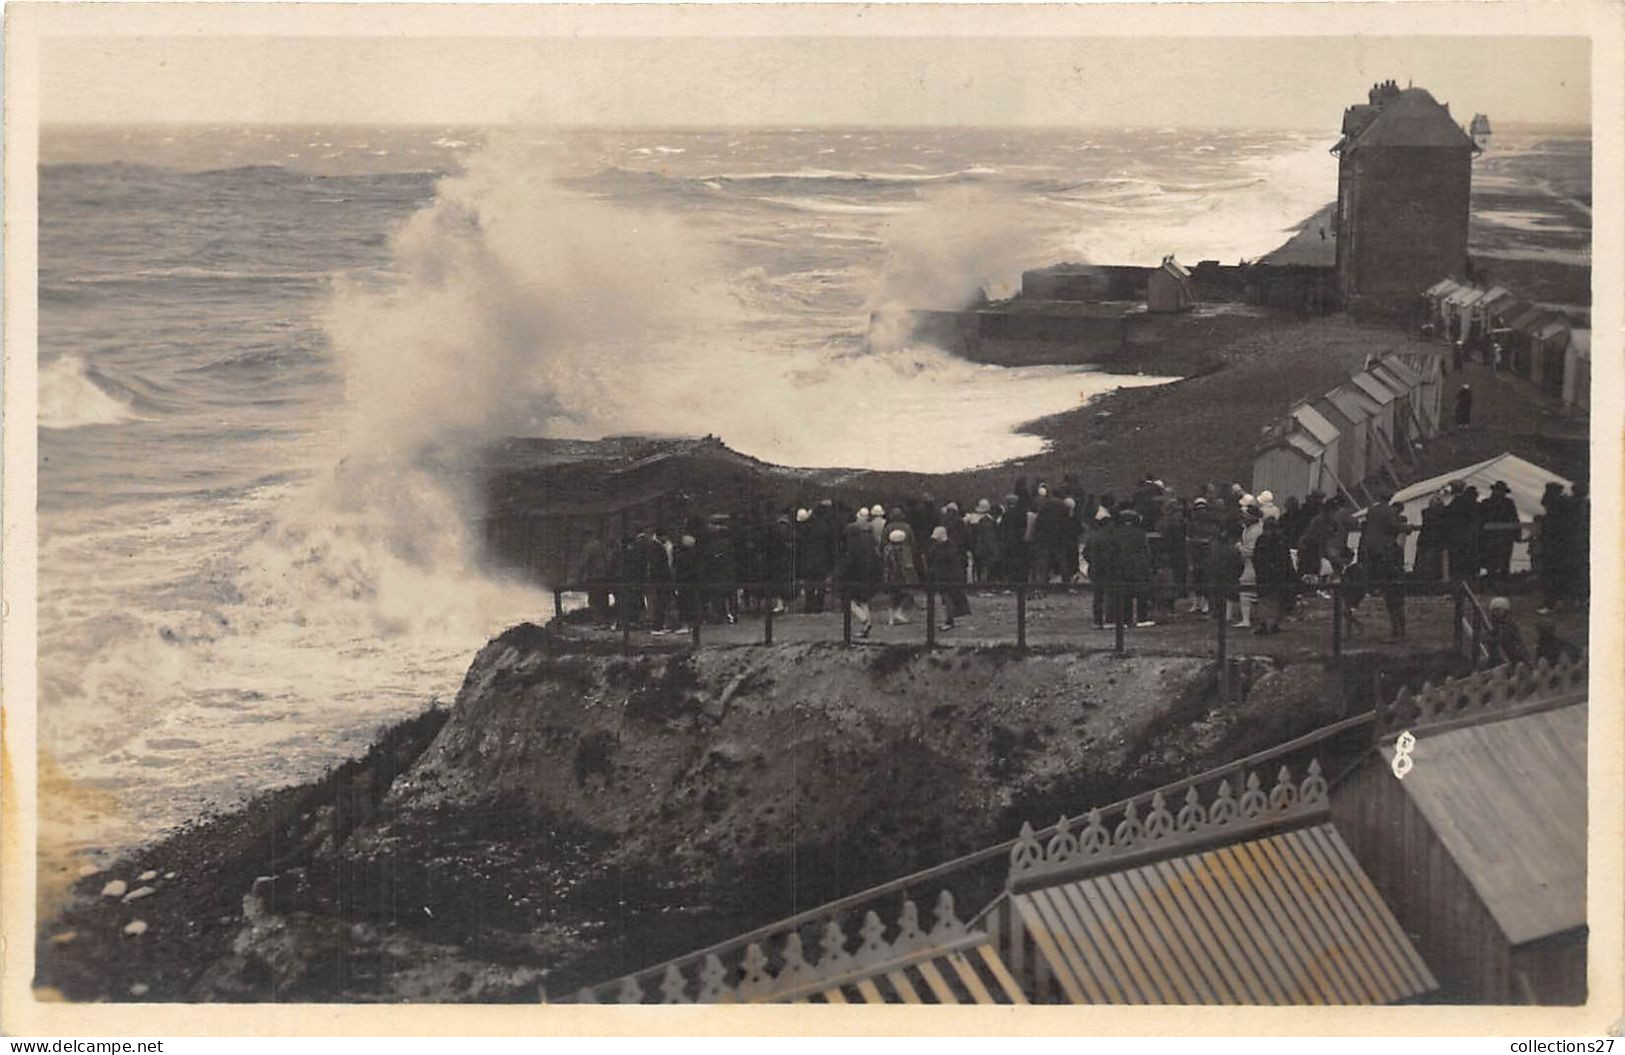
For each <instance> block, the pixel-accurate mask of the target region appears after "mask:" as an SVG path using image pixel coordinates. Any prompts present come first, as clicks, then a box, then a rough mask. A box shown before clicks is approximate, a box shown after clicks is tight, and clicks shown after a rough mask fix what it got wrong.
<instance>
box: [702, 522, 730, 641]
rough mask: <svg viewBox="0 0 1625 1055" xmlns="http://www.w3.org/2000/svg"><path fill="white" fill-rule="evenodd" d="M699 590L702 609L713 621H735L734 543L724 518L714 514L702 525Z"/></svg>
mask: <svg viewBox="0 0 1625 1055" xmlns="http://www.w3.org/2000/svg"><path fill="white" fill-rule="evenodd" d="M700 568H701V576H702V577H703V579H704V582H705V585H704V588H703V591H702V597H703V599H704V603H705V607H706V608H707V609H708V610H709V612H710V615H711V617H712V618H713V619H715V620H716V621H717V622H719V623H721V622H728V623H736V622H738V621H739V608H738V597H737V595H736V594H735V592H734V584H735V583H736V582H737V581H738V578H739V571H738V565H737V564H735V563H734V540H733V539H732V538H731V537H730V535H729V531H728V517H727V515H726V514H723V513H717V514H715V515H713V516H712V517H711V520H710V522H709V523H707V524H706V526H705V541H704V543H702V544H701V547H700Z"/></svg>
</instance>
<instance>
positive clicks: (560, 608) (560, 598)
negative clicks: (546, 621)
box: [553, 590, 564, 619]
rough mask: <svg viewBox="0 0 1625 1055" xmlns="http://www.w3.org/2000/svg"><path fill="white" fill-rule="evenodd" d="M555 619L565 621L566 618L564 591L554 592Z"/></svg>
mask: <svg viewBox="0 0 1625 1055" xmlns="http://www.w3.org/2000/svg"><path fill="white" fill-rule="evenodd" d="M553 618H555V619H563V618H564V591H563V590H554V591H553Z"/></svg>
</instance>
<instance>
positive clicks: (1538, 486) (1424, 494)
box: [1357, 453, 1570, 572]
mask: <svg viewBox="0 0 1625 1055" xmlns="http://www.w3.org/2000/svg"><path fill="white" fill-rule="evenodd" d="M1458 480H1459V481H1460V482H1461V485H1462V486H1463V487H1468V486H1472V487H1476V488H1478V497H1479V498H1480V499H1483V498H1488V497H1489V493H1490V485H1491V484H1493V483H1495V481H1497V480H1499V481H1501V482H1502V483H1504V484H1506V485H1507V493H1508V497H1510V498H1511V499H1512V502H1513V504H1514V505H1516V506H1517V507H1518V519H1519V520H1521V521H1523V522H1524V523H1525V524H1528V523H1530V522H1531V521H1533V520H1534V519H1535V518H1536V517H1538V516H1540V515H1541V514H1542V513H1543V512H1545V510H1544V509H1542V508H1541V504H1540V499H1541V496H1542V495H1543V494H1545V493H1546V485H1547V484H1549V483H1556V484H1562V485H1563V487H1564V489H1565V490H1566V489H1567V488H1568V487H1569V483H1570V482H1569V481H1568V480H1566V479H1564V478H1563V477H1561V476H1559V475H1557V474H1556V473H1554V472H1549V471H1548V470H1546V469H1542V468H1541V467H1540V466H1538V465H1536V464H1535V463H1534V462H1530V461H1525V460H1524V459H1522V458H1520V457H1518V456H1517V455H1516V454H1510V453H1509V454H1498V455H1496V456H1495V457H1493V458H1490V459H1489V460H1487V461H1482V462H1479V463H1478V464H1477V465H1469V466H1466V467H1464V468H1461V469H1454V470H1452V471H1450V472H1447V473H1441V474H1440V475H1438V476H1434V477H1430V478H1429V479H1426V480H1420V481H1418V482H1416V483H1414V484H1411V485H1410V486H1409V487H1406V488H1403V489H1401V490H1399V491H1396V492H1395V493H1394V497H1393V498H1391V499H1389V501H1390V502H1397V503H1399V504H1400V505H1401V506H1403V507H1404V510H1405V521H1406V523H1408V524H1410V525H1412V526H1413V527H1418V528H1419V527H1421V526H1422V510H1423V509H1424V508H1426V506H1427V504H1428V499H1430V498H1432V497H1433V496H1434V495H1435V494H1437V493H1438V492H1439V491H1442V490H1444V489H1445V488H1447V487H1449V486H1450V485H1451V484H1453V483H1455V482H1457V481H1458ZM1357 515H1358V516H1360V517H1364V516H1365V511H1364V510H1361V511H1360V512H1359V513H1358V514H1357ZM1415 561H1416V532H1414V531H1412V532H1409V533H1408V534H1407V535H1406V536H1405V566H1406V567H1407V568H1409V567H1412V566H1413V565H1414V563H1415ZM1512 570H1513V571H1515V572H1516V571H1528V570H1529V544H1528V543H1527V542H1523V541H1519V542H1518V543H1517V544H1516V545H1515V546H1513V547H1512Z"/></svg>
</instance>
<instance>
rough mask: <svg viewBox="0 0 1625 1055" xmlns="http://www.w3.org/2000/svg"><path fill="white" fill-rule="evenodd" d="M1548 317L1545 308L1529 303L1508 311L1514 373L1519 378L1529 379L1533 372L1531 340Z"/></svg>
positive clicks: (1523, 303) (1507, 317)
mask: <svg viewBox="0 0 1625 1055" xmlns="http://www.w3.org/2000/svg"><path fill="white" fill-rule="evenodd" d="M1546 315H1547V312H1546V309H1545V308H1542V307H1541V306H1540V305H1538V304H1531V303H1529V302H1528V301H1522V302H1520V303H1519V304H1516V305H1514V306H1513V307H1512V308H1510V309H1509V310H1508V311H1507V314H1506V321H1507V329H1508V330H1510V331H1511V332H1510V333H1509V334H1508V336H1507V340H1508V343H1509V344H1510V345H1511V346H1512V372H1513V373H1515V374H1517V375H1518V376H1519V377H1522V378H1526V379H1527V378H1529V377H1530V376H1531V374H1532V372H1533V367H1532V364H1531V356H1530V352H1529V345H1530V340H1531V338H1532V337H1533V336H1534V334H1535V333H1537V332H1538V331H1539V330H1540V327H1541V325H1542V324H1543V320H1544V319H1545V317H1546Z"/></svg>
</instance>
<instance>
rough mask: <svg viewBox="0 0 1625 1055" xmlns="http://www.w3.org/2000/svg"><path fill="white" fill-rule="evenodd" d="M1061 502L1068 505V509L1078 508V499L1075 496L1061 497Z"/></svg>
mask: <svg viewBox="0 0 1625 1055" xmlns="http://www.w3.org/2000/svg"><path fill="white" fill-rule="evenodd" d="M1061 504H1062V505H1064V506H1066V507H1067V508H1068V509H1076V508H1078V500H1077V499H1076V498H1073V497H1072V496H1071V495H1067V496H1066V497H1065V498H1063V499H1061Z"/></svg>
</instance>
